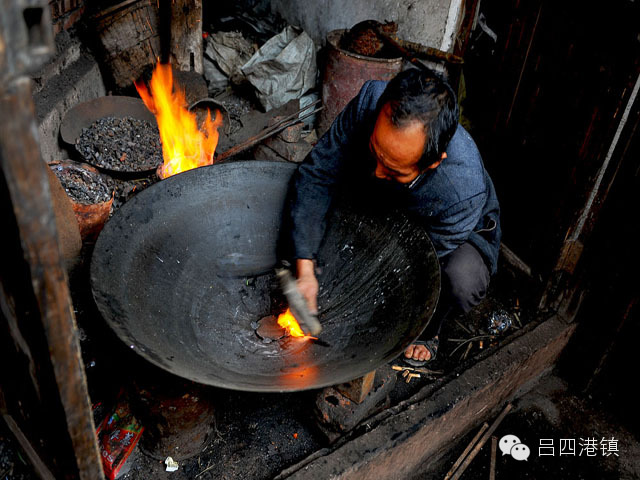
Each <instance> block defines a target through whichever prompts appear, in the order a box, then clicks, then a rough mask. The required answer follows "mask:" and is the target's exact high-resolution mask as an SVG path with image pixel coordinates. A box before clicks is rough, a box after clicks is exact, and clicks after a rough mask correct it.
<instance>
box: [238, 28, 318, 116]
mask: <svg viewBox="0 0 640 480" xmlns="http://www.w3.org/2000/svg"><path fill="white" fill-rule="evenodd" d="M242 72H243V73H244V74H245V76H246V77H247V80H249V82H250V83H251V84H252V85H253V86H254V87H255V89H256V95H257V97H258V99H259V100H260V103H262V106H263V107H264V108H265V110H266V111H269V110H271V109H272V108H278V107H280V106H282V105H284V104H285V103H287V102H288V101H289V100H292V99H294V98H300V97H301V96H302V95H304V94H305V92H307V91H308V90H309V89H311V88H313V87H314V86H315V84H316V73H317V66H316V48H315V45H314V43H313V40H311V37H309V35H307V34H306V33H305V32H304V31H301V30H297V29H295V28H294V27H291V26H288V27H286V28H285V29H284V30H283V31H282V32H280V33H279V34H278V35H276V36H275V37H272V38H271V39H269V40H268V41H267V43H265V44H264V45H263V46H262V47H260V49H259V50H258V51H257V52H256V53H255V54H254V55H253V57H251V59H249V61H248V62H247V63H246V64H244V65H243V67H242Z"/></svg>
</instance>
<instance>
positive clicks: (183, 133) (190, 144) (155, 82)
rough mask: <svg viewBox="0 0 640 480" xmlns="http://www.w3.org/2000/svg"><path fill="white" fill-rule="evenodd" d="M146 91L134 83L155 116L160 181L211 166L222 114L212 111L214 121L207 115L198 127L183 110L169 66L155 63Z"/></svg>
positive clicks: (180, 92) (192, 115)
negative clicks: (160, 154) (158, 138)
mask: <svg viewBox="0 0 640 480" xmlns="http://www.w3.org/2000/svg"><path fill="white" fill-rule="evenodd" d="M149 85H150V89H148V88H147V86H146V85H145V84H144V82H142V81H140V82H136V89H137V90H138V93H139V94H140V98H142V101H143V102H144V104H145V105H146V106H147V108H148V109H149V110H150V111H151V112H152V113H153V114H154V115H155V116H156V120H157V123H158V129H159V130H160V140H161V141H162V156H163V158H164V164H163V166H162V169H161V174H162V175H161V176H162V177H163V178H166V177H169V176H171V175H175V174H176V173H180V172H183V171H185V170H190V169H192V168H196V167H202V166H204V165H211V164H212V163H213V154H214V152H215V151H216V146H217V145H218V127H219V126H220V125H221V124H222V115H220V112H218V111H216V116H215V120H214V121H212V120H211V112H207V118H206V120H205V121H204V124H203V131H201V130H200V129H199V128H198V122H197V119H196V114H195V113H192V112H190V111H189V110H188V109H187V101H186V97H185V93H184V90H182V89H181V88H180V86H179V85H177V84H176V85H174V84H173V72H172V70H171V65H169V64H162V63H158V64H157V65H156V68H155V69H154V71H153V74H152V76H151V82H150V84H149Z"/></svg>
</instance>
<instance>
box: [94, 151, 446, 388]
mask: <svg viewBox="0 0 640 480" xmlns="http://www.w3.org/2000/svg"><path fill="white" fill-rule="evenodd" d="M294 171H295V166H293V165H290V164H285V163H274V162H258V161H249V162H236V163H228V164H220V165H213V166H210V167H203V168H198V169H196V170H191V171H188V172H185V173H182V174H180V175H176V176H174V177H170V178H168V179H166V180H164V181H162V182H160V183H157V184H155V185H153V186H152V187H150V188H148V189H147V190H145V191H143V192H141V193H140V194H138V195H137V196H136V197H134V198H133V199H132V200H130V201H129V202H127V203H126V204H125V205H123V206H122V207H121V208H120V209H119V210H118V211H117V213H116V214H115V215H114V216H113V218H112V219H111V220H110V221H109V222H108V223H107V225H106V226H105V228H104V230H103V231H102V233H101V234H100V237H99V238H98V242H97V244H96V246H95V250H94V254H93V259H92V265H91V283H92V288H93V293H94V297H95V300H96V302H97V304H98V307H99V309H100V311H101V313H102V315H103V316H104V317H105V318H106V320H107V322H108V323H109V325H110V326H111V327H112V328H113V329H114V330H115V332H116V333H117V334H118V336H119V337H120V338H121V339H122V340H123V341H124V342H126V343H127V344H128V345H130V346H131V348H133V349H134V350H135V351H136V352H138V353H139V354H140V355H142V356H143V357H145V358H146V359H147V360H149V361H151V362H153V363H155V364H156V365H158V366H160V367H162V368H164V369H166V370H168V371H170V372H172V373H174V374H176V375H180V376H182V377H185V378H188V379H191V380H194V381H197V382H201V383H205V384H209V385H214V386H219V387H225V388H231V389H238V390H252V391H292V390H303V389H309V388H318V387H323V386H327V385H333V384H337V383H341V382H345V381H348V380H351V379H353V378H356V377H359V376H361V375H364V374H365V373H367V372H369V371H371V370H373V369H375V368H377V367H378V366H380V365H382V364H383V363H386V362H388V361H390V360H391V359H393V358H394V357H396V356H397V355H398V354H399V353H400V352H401V351H402V350H403V349H404V348H406V347H407V346H408V344H409V343H410V342H411V341H412V340H414V339H415V338H416V337H417V336H418V335H419V334H420V333H421V331H422V330H423V329H424V327H425V326H426V324H427V322H428V321H429V318H430V317H431V315H432V313H433V311H434V309H435V305H436V302H437V298H438V293H439V287H440V279H439V275H440V274H439V267H438V262H437V259H436V255H435V252H434V250H433V247H432V246H431V242H430V241H429V239H428V237H427V235H426V234H425V233H424V231H423V230H422V229H421V228H419V227H416V226H415V225H414V224H412V223H411V222H409V221H408V220H407V219H406V218H404V217H402V216H399V215H396V214H387V215H382V214H372V213H363V212H361V211H355V210H352V209H350V208H347V207H337V208H336V209H335V210H334V213H333V214H332V216H331V218H330V219H329V222H328V227H327V235H326V240H325V242H324V244H323V245H322V247H321V250H320V253H319V258H318V266H319V269H320V273H319V275H318V279H319V282H320V285H321V286H320V294H319V297H318V301H319V308H320V312H321V313H320V316H319V320H320V322H321V323H322V325H323V331H322V333H321V334H320V338H319V340H320V341H318V342H316V341H314V340H311V339H308V338H303V339H300V338H293V337H288V336H286V337H284V338H282V339H280V340H275V341H271V342H270V343H265V340H263V339H261V338H260V337H259V336H258V335H257V334H256V331H255V329H256V327H257V322H258V321H259V320H260V319H261V318H263V317H265V316H267V315H269V314H272V313H281V311H282V310H284V308H285V304H284V300H283V298H282V295H281V292H280V291H279V288H278V283H277V281H276V279H275V275H274V272H273V267H274V266H275V265H276V244H277V242H278V237H279V232H280V226H281V220H282V211H283V208H284V203H285V197H286V193H287V188H288V184H289V182H290V179H291V176H292V174H293V172H294ZM267 341H268V340H267Z"/></svg>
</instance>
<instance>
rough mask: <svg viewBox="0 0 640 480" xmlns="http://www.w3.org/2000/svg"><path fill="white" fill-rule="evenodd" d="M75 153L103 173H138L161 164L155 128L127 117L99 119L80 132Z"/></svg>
mask: <svg viewBox="0 0 640 480" xmlns="http://www.w3.org/2000/svg"><path fill="white" fill-rule="evenodd" d="M76 150H78V152H79V153H80V155H82V156H83V157H84V159H85V160H86V161H87V162H88V163H90V164H92V165H95V166H97V167H100V168H104V169H107V170H115V171H121V172H142V171H146V170H152V169H155V168H156V167H157V166H158V165H160V164H161V163H162V144H161V143H160V134H159V132H158V127H157V126H156V125H153V124H151V123H149V122H147V121H145V120H140V119H137V118H131V117H123V118H115V117H103V118H100V119H99V120H97V121H96V122H94V123H93V124H92V125H91V126H89V127H88V128H83V129H82V134H81V135H80V137H78V139H77V140H76Z"/></svg>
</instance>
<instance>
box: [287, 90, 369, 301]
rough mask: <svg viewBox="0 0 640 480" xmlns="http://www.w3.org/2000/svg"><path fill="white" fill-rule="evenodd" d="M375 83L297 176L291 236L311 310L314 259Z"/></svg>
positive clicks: (315, 291) (301, 284) (301, 286)
mask: <svg viewBox="0 0 640 480" xmlns="http://www.w3.org/2000/svg"><path fill="white" fill-rule="evenodd" d="M376 83H379V82H375V83H374V82H367V83H365V84H364V86H363V87H362V89H361V90H360V93H359V94H358V95H357V96H356V97H355V98H354V99H352V100H351V101H350V102H349V103H348V104H347V106H346V107H345V109H344V110H343V111H342V112H341V113H340V114H339V115H338V116H337V117H336V119H335V120H334V122H333V124H332V125H331V128H330V129H329V130H328V131H327V133H326V134H325V135H323V137H322V138H321V139H320V141H319V142H318V144H317V145H316V146H315V147H314V149H313V150H312V151H311V153H310V154H309V155H308V156H307V158H305V160H304V162H303V163H302V164H301V165H300V167H299V168H298V171H297V172H296V175H295V179H294V188H295V192H294V195H293V203H292V206H291V225H292V232H291V235H292V240H293V247H294V257H295V258H296V268H297V276H298V288H299V289H300V291H301V293H302V294H303V296H304V297H305V299H306V300H307V302H308V304H309V309H310V310H311V311H316V309H317V294H318V281H317V279H316V277H315V271H314V266H315V264H314V261H315V258H316V255H317V254H318V249H319V248H320V243H321V242H322V238H323V237H324V233H325V227H326V217H327V212H328V211H329V207H330V205H331V202H332V199H333V195H334V192H335V189H336V186H337V184H338V182H339V180H340V176H341V174H342V173H343V171H344V166H345V162H346V161H348V157H349V156H350V151H351V149H352V148H353V143H354V141H355V139H356V138H357V136H358V130H359V128H362V111H364V110H368V109H370V108H371V106H372V105H369V104H368V103H373V102H372V101H371V100H372V98H373V95H372V92H373V90H380V89H381V87H380V85H376ZM374 95H375V94H374ZM375 100H377V96H376V97H375ZM364 104H367V105H366V106H364ZM365 148H366V146H365Z"/></svg>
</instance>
